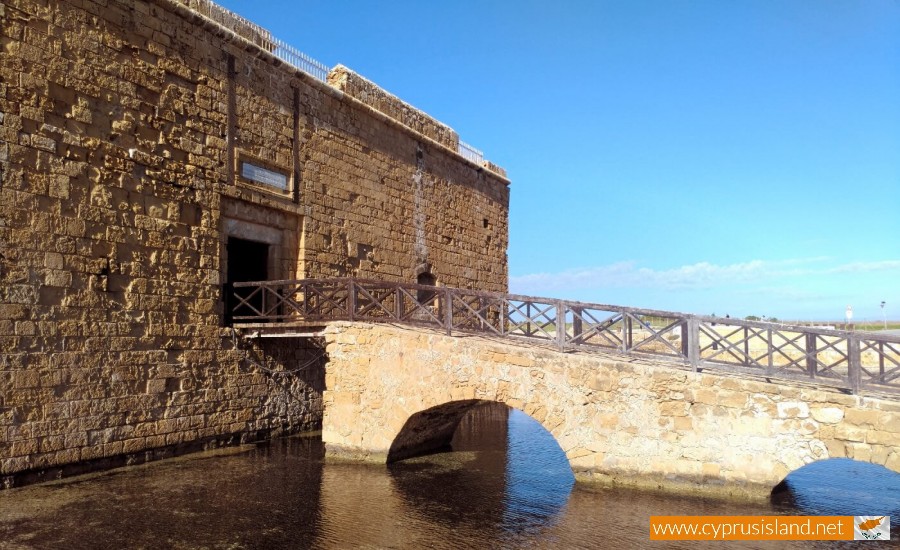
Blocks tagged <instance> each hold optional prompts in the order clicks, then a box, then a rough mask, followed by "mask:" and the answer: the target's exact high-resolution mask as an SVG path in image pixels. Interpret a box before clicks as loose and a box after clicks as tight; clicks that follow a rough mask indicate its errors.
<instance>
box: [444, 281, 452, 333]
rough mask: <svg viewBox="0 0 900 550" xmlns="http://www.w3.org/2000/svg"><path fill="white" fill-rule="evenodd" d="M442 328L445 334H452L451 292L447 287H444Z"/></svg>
mask: <svg viewBox="0 0 900 550" xmlns="http://www.w3.org/2000/svg"><path fill="white" fill-rule="evenodd" d="M444 328H445V329H447V336H450V335H452V334H453V294H452V293H451V291H450V288H449V287H445V288H444Z"/></svg>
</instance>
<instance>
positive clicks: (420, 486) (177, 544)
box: [0, 406, 900, 549]
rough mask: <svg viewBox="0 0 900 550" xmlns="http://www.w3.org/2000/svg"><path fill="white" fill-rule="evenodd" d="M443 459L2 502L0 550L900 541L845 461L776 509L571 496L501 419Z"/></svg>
mask: <svg viewBox="0 0 900 550" xmlns="http://www.w3.org/2000/svg"><path fill="white" fill-rule="evenodd" d="M453 448H454V450H455V452H453V453H444V454H436V455H430V456H426V457H420V458H416V459H411V460H407V461H403V462H400V463H397V464H394V465H392V466H390V467H384V466H365V465H358V464H348V463H326V462H325V461H324V460H323V455H324V452H323V446H322V443H321V441H319V440H318V439H317V438H291V439H284V440H279V441H274V442H272V443H270V444H265V445H260V446H257V447H252V448H241V449H236V450H231V451H228V452H225V453H218V454H210V455H203V456H196V455H195V456H192V457H186V458H182V459H176V460H170V461H164V462H158V463H154V464H149V465H145V466H141V467H135V468H129V469H122V470H118V471H114V472H107V473H104V474H100V475H94V476H90V477H82V478H71V479H69V480H64V481H62V482H57V483H54V484H47V485H41V486H31V487H24V488H21V489H13V490H9V491H3V492H0V548H4V549H6V548H116V549H118V548H229V549H239V548H348V547H369V548H421V547H429V548H498V547H502V548H623V549H624V548H641V547H647V546H650V541H649V538H648V537H649V535H648V532H649V531H648V530H649V517H650V516H651V515H682V514H690V515H699V514H714V515H751V514H766V515H769V514H838V515H844V514H846V515H851V514H860V515H862V514H890V515H891V516H892V518H891V522H892V527H893V529H892V538H893V539H895V540H892V541H891V542H892V543H896V542H897V540H896V539H898V537H900V531H898V529H897V527H898V526H900V475H898V474H895V473H892V472H889V471H887V470H885V469H883V468H877V467H871V466H870V465H866V464H859V463H854V462H852V461H839V460H836V461H827V462H824V463H818V464H813V465H811V466H808V467H806V468H803V469H801V470H798V471H797V472H795V473H794V474H792V475H791V477H790V478H789V485H790V488H791V490H790V491H789V492H788V493H785V494H784V495H783V496H782V498H781V499H780V500H779V502H778V503H771V504H770V503H762V504H736V503H732V502H723V501H715V500H705V499H698V498H693V497H680V496H676V495H670V494H669V495H660V494H653V493H647V492H638V491H628V490H621V489H616V490H608V489H596V488H590V487H584V486H582V485H581V484H579V485H575V484H574V481H573V479H572V475H571V472H570V470H569V468H568V465H567V464H566V462H565V457H564V456H563V455H562V451H560V450H559V447H558V446H556V443H555V442H554V441H553V439H552V437H551V436H550V435H549V434H547V433H546V432H545V431H544V430H543V428H541V427H540V426H539V425H538V424H537V423H536V422H534V421H533V420H531V419H530V418H529V417H528V416H526V415H524V414H523V413H520V412H518V411H508V410H507V409H505V408H504V407H502V406H491V407H485V408H480V409H476V410H475V411H473V412H472V413H470V415H469V416H467V417H466V418H464V420H463V422H462V423H461V425H460V428H459V429H458V430H457V433H456V435H455V436H454V440H453ZM845 544H846V543H845ZM850 544H853V543H850ZM698 545H700V546H702V545H703V544H702V543H696V542H684V543H680V544H677V543H676V544H673V543H670V544H668V545H666V546H663V545H661V544H660V543H657V544H654V545H653V547H657V548H661V547H671V548H694V547H696V546H698ZM708 545H709V546H710V547H713V546H714V547H722V546H723V543H708ZM877 546H878V547H881V545H877ZM727 547H728V548H735V547H738V548H839V547H842V546H840V543H826V542H817V543H810V542H803V543H800V542H798V543H793V544H785V543H769V544H766V543H761V542H747V543H731V544H729V545H728V546H727ZM868 547H870V546H867V548H868ZM871 547H873V548H874V547H875V545H873V546H871Z"/></svg>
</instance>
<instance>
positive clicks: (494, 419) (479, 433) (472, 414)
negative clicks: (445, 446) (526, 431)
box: [450, 402, 509, 460]
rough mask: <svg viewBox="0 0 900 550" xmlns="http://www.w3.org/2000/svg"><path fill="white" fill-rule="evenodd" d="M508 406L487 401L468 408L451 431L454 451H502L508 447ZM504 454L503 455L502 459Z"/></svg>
mask: <svg viewBox="0 0 900 550" xmlns="http://www.w3.org/2000/svg"><path fill="white" fill-rule="evenodd" d="M508 432H509V407H507V406H506V405H504V404H502V403H495V402H488V403H483V404H481V405H478V406H476V407H474V408H472V409H470V410H469V412H467V413H466V415H465V416H463V417H462V420H460V421H459V425H458V426H457V427H456V431H455V432H454V433H453V439H452V440H451V442H450V446H451V447H453V450H454V451H486V450H491V451H502V452H503V453H505V452H506V449H507V447H508ZM505 456H506V455H505V454H504V455H503V457H504V460H505V459H506V458H505Z"/></svg>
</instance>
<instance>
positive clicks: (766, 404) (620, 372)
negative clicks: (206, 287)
mask: <svg viewBox="0 0 900 550" xmlns="http://www.w3.org/2000/svg"><path fill="white" fill-rule="evenodd" d="M235 287H236V294H237V300H236V303H237V304H238V305H237V309H236V310H235V312H236V313H237V312H238V311H243V312H244V313H245V315H244V316H242V317H239V316H235V319H236V320H239V321H240V322H241V323H243V324H241V325H236V326H240V327H242V328H244V329H251V330H258V331H264V332H267V333H268V335H270V336H271V335H277V334H279V333H284V332H285V331H287V332H290V331H296V330H298V327H303V326H308V325H310V324H312V325H316V326H319V327H321V326H326V327H327V328H326V329H325V330H324V337H325V340H326V343H327V354H328V362H327V365H326V374H325V378H326V379H325V387H326V390H325V393H324V396H323V400H324V419H323V430H322V438H323V440H324V442H325V444H326V449H327V451H328V453H329V455H331V456H333V457H335V456H336V457H340V456H343V457H350V458H353V459H362V460H369V461H376V462H381V463H385V462H390V461H394V460H400V459H403V458H407V457H410V456H414V455H417V454H422V453H426V452H429V451H433V450H438V449H441V448H443V447H445V446H447V445H448V444H449V442H450V439H451V438H452V435H453V432H454V430H455V428H456V426H457V424H458V422H459V420H460V419H461V418H462V416H463V415H464V414H465V413H466V412H467V411H468V410H469V409H471V408H472V407H474V406H476V405H478V404H479V403H482V402H485V401H494V402H500V403H504V404H506V405H508V406H510V407H513V408H516V409H521V410H522V411H524V412H526V413H527V414H529V415H531V416H532V417H533V418H535V419H536V420H538V421H539V422H540V423H541V424H543V426H544V427H545V428H546V429H547V430H548V431H549V432H550V433H551V434H552V435H553V436H554V437H555V438H556V440H557V442H558V443H559V445H560V447H561V448H562V450H563V451H564V452H565V454H566V456H567V457H568V460H569V462H570V464H571V466H572V470H573V471H574V472H575V474H576V477H578V478H580V479H594V480H600V481H604V482H612V483H623V484H630V485H638V486H652V487H660V486H666V487H681V488H685V487H687V488H691V489H696V490H700V491H707V492H709V491H713V492H720V493H729V494H745V495H765V494H768V493H769V492H770V490H771V489H772V488H773V487H774V486H776V485H777V484H778V483H779V482H781V481H782V480H783V479H784V477H785V476H786V475H787V474H788V473H789V472H791V471H792V470H795V469H797V468H799V467H801V466H803V465H805V464H808V463H810V462H814V461H817V460H823V459H827V458H836V457H849V458H853V459H856V460H861V461H867V462H872V463H875V464H879V465H884V466H886V467H887V468H890V469H892V470H894V471H900V400H898V399H897V396H898V394H897V389H898V385H897V381H898V377H900V362H898V361H900V339H898V338H896V337H891V336H887V337H881V336H873V335H869V334H866V333H855V332H847V331H836V330H828V329H819V328H809V327H799V326H789V325H775V324H771V323H755V322H747V321H740V320H734V319H719V318H707V317H699V316H692V315H686V314H680V313H672V312H661V311H650V310H636V309H631V308H619V307H617V306H601V305H596V304H581V303H577V302H564V301H561V300H548V299H539V298H529V297H521V296H508V295H496V294H488V293H479V292H475V291H463V290H459V289H448V288H435V287H423V286H417V285H402V284H397V283H385V282H379V281H359V280H354V279H340V280H325V281H314V280H308V281H280V282H265V283H240V284H236V285H235ZM347 319H349V321H346V320H347ZM253 321H262V322H257V323H253ZM373 321H374V322H373ZM388 323H391V324H388ZM410 324H414V325H418V327H419V328H413V327H411V326H409V325H410ZM557 327H559V329H562V327H565V330H558V329H557ZM435 329H438V330H435ZM509 337H512V338H509ZM580 351H589V353H580Z"/></svg>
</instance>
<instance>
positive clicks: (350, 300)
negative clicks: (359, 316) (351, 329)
mask: <svg viewBox="0 0 900 550" xmlns="http://www.w3.org/2000/svg"><path fill="white" fill-rule="evenodd" d="M355 317H356V285H355V284H354V281H353V279H350V280H348V281H347V318H348V319H349V320H350V321H354V320H355Z"/></svg>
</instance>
